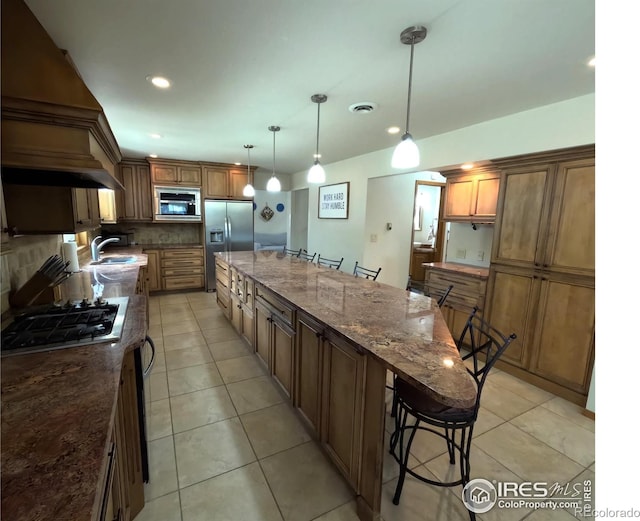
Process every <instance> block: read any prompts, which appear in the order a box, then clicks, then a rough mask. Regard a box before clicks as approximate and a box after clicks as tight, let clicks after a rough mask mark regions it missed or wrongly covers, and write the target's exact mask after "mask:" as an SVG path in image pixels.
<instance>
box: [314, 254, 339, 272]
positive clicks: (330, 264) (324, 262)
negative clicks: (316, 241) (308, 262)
mask: <svg viewBox="0 0 640 521" xmlns="http://www.w3.org/2000/svg"><path fill="white" fill-rule="evenodd" d="M343 260H344V257H342V258H341V259H340V260H337V259H327V258H326V257H322V256H321V255H320V254H318V266H326V267H327V268H335V269H337V270H339V269H340V266H342V261H343Z"/></svg>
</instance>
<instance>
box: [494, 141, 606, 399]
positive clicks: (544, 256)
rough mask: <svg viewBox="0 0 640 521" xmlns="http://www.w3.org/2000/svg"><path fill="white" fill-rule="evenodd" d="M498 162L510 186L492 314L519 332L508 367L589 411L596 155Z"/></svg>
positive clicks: (499, 234)
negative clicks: (585, 407) (587, 406)
mask: <svg viewBox="0 0 640 521" xmlns="http://www.w3.org/2000/svg"><path fill="white" fill-rule="evenodd" d="M493 163H494V164H496V165H497V166H498V167H499V168H500V169H501V170H502V182H501V186H500V197H499V203H498V214H497V217H496V225H495V230H494V241H493V249H492V258H491V269H490V273H489V280H488V284H487V304H486V314H487V316H488V318H489V321H490V323H491V324H492V325H493V326H495V327H496V328H498V329H499V330H501V331H504V332H511V331H515V332H516V333H517V335H518V338H517V340H516V341H515V342H513V343H512V344H511V345H510V346H509V349H507V351H505V353H504V355H503V357H502V361H503V364H505V363H506V364H509V366H510V367H508V369H511V370H510V371H509V372H511V373H514V374H516V375H517V376H520V377H522V378H523V379H525V380H529V381H531V382H532V383H534V384H537V385H539V386H541V387H543V388H546V389H548V390H550V391H552V392H554V393H556V394H558V395H560V396H563V397H565V398H567V399H569V400H571V401H573V402H576V403H578V404H580V405H584V404H585V402H586V396H587V393H588V390H589V380H590V378H591V373H592V371H591V370H592V366H593V359H594V338H595V333H594V331H595V149H594V147H593V146H586V147H578V148H574V149H570V150H558V151H554V152H549V153H541V154H532V155H527V156H519V157H512V158H507V159H505V160H498V161H494V162H493Z"/></svg>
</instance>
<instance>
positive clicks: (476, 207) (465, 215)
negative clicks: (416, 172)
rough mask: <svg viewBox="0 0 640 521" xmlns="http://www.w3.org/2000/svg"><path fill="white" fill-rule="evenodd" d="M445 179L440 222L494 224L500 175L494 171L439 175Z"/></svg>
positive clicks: (457, 171) (488, 169)
mask: <svg viewBox="0 0 640 521" xmlns="http://www.w3.org/2000/svg"><path fill="white" fill-rule="evenodd" d="M440 173H441V174H442V175H443V176H444V177H446V178H447V184H446V187H445V200H444V201H445V202H444V214H443V219H444V220H445V221H462V222H482V223H490V222H494V221H495V218H496V209H497V205H498V193H499V189H500V172H499V171H498V170H496V169H494V168H493V167H481V168H474V169H473V170H461V169H455V170H448V171H443V172H440Z"/></svg>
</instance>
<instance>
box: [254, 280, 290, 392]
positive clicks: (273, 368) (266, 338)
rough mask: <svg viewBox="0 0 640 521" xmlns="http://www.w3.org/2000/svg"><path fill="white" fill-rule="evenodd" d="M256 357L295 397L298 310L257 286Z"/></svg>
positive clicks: (284, 388) (285, 390)
mask: <svg viewBox="0 0 640 521" xmlns="http://www.w3.org/2000/svg"><path fill="white" fill-rule="evenodd" d="M255 318H256V334H255V344H256V353H257V354H258V356H259V357H260V358H261V359H262V360H263V361H264V362H265V363H266V364H267V367H268V368H269V371H270V373H271V375H272V376H273V377H274V379H275V380H276V381H277V382H278V383H279V384H280V386H281V387H282V389H283V390H284V392H285V393H286V395H287V396H289V397H291V396H292V393H293V384H294V379H293V368H294V367H293V366H294V364H293V361H294V341H295V336H296V330H295V329H294V323H295V322H294V320H295V310H294V309H293V308H292V307H291V306H289V305H288V304H286V303H285V302H284V301H283V300H281V299H279V298H278V297H277V296H276V295H275V294H273V293H272V292H270V291H269V290H267V289H266V288H264V287H263V286H262V285H260V284H255Z"/></svg>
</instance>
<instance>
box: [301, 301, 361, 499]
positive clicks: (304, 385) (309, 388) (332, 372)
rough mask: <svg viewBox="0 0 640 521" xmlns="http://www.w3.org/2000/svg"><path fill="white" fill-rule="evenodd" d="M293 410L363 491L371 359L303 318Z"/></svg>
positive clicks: (341, 469)
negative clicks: (366, 395)
mask: <svg viewBox="0 0 640 521" xmlns="http://www.w3.org/2000/svg"><path fill="white" fill-rule="evenodd" d="M294 367H295V370H294V374H295V379H296V385H295V389H296V391H295V394H294V399H293V405H294V407H295V408H296V410H297V411H298V412H299V413H300V414H301V415H302V417H303V418H304V419H305V420H306V422H307V423H308V425H309V426H310V428H311V429H312V431H313V432H315V433H316V435H317V436H318V438H319V440H320V442H321V444H322V445H323V447H324V449H325V450H326V452H327V454H328V455H329V457H330V458H331V459H332V460H333V462H334V463H335V464H336V466H337V467H338V469H339V470H340V471H341V472H342V474H343V475H344V477H345V478H346V479H347V480H348V481H349V482H350V483H351V485H352V486H353V487H354V488H356V489H357V488H358V486H359V476H360V469H361V461H360V454H361V443H362V432H363V415H364V409H363V407H364V402H363V397H364V389H365V379H366V376H365V373H366V356H365V355H364V353H363V352H360V350H359V349H357V348H356V347H354V346H353V345H351V344H350V343H348V342H346V341H345V340H343V339H341V338H339V337H338V336H337V335H335V333H333V332H332V331H331V330H329V329H327V328H325V327H324V326H322V324H320V323H319V322H317V321H316V320H314V319H313V318H311V317H309V316H308V315H306V314H304V313H299V314H298V321H297V343H296V356H295V366H294Z"/></svg>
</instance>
